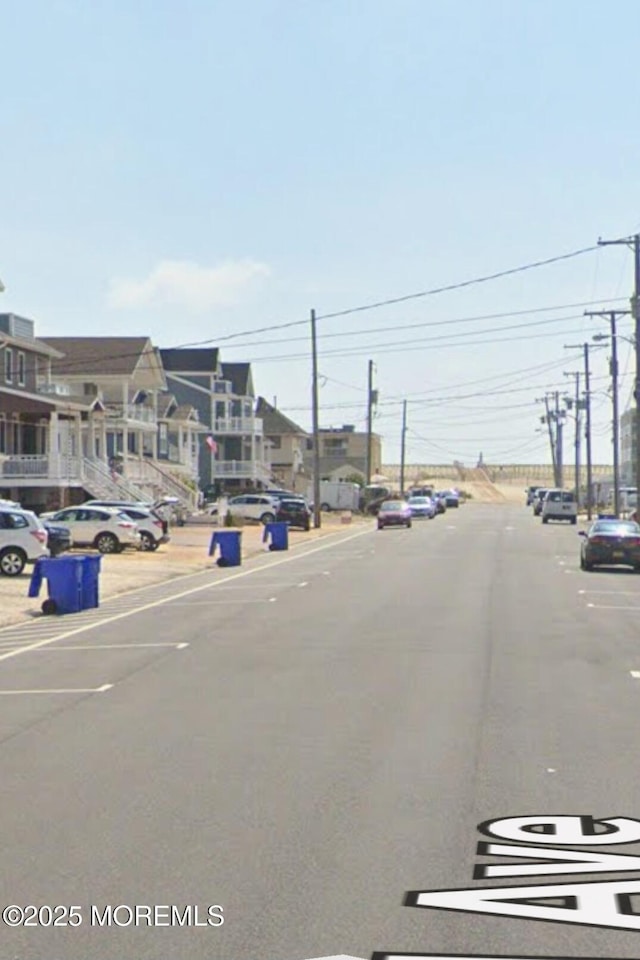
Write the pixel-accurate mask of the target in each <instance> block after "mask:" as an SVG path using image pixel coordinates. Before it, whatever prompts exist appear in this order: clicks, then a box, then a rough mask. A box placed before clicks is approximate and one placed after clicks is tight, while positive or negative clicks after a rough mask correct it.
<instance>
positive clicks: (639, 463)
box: [598, 233, 640, 496]
mask: <svg viewBox="0 0 640 960" xmlns="http://www.w3.org/2000/svg"><path fill="white" fill-rule="evenodd" d="M598 246H600V247H611V246H625V247H629V248H630V249H631V250H632V251H633V286H634V291H633V296H632V298H631V313H632V315H633V318H634V321H635V323H634V343H635V353H636V376H635V385H634V390H633V396H634V399H635V401H636V408H635V411H634V413H635V418H634V421H633V433H632V437H633V440H632V443H631V450H632V452H633V459H634V474H635V481H636V490H637V491H638V493H637V494H636V496H637V495H638V494H640V233H636V234H634V235H633V236H631V237H624V238H623V239H621V240H598Z"/></svg>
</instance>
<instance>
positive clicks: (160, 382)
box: [45, 336, 204, 505]
mask: <svg viewBox="0 0 640 960" xmlns="http://www.w3.org/2000/svg"><path fill="white" fill-rule="evenodd" d="M45 343H47V344H48V345H49V346H50V347H53V348H54V349H55V350H56V351H57V354H58V356H57V357H56V358H55V359H54V360H53V361H52V364H51V376H52V379H53V381H54V382H55V383H56V384H58V385H67V386H70V387H71V389H72V390H73V391H75V392H76V393H77V394H78V395H79V396H82V397H83V398H84V399H85V400H86V401H87V402H89V401H91V400H92V399H96V398H97V399H98V400H99V401H100V403H101V404H102V407H103V411H104V414H103V418H104V424H103V426H104V429H103V434H102V436H101V437H100V438H98V437H96V436H95V434H94V433H93V432H92V431H91V429H88V430H85V431H83V433H82V437H81V441H82V449H81V451H80V454H81V456H82V457H83V458H84V459H83V467H84V471H85V477H84V479H85V481H86V483H85V489H86V490H87V491H88V492H90V493H94V491H97V493H96V495H97V496H109V497H111V498H114V497H115V496H116V495H117V494H118V493H120V494H121V495H122V496H126V497H127V498H133V499H147V498H154V497H158V496H164V495H167V494H171V495H174V496H177V497H179V499H181V500H183V501H185V502H186V503H188V504H190V505H193V504H194V503H195V500H196V493H195V486H196V482H195V477H196V451H197V445H198V444H197V437H198V435H199V434H200V433H201V432H202V431H203V429H204V428H203V427H202V425H201V424H199V423H198V420H197V415H195V411H188V410H185V409H184V408H181V409H179V405H178V404H177V402H175V400H174V402H173V404H172V403H171V399H172V398H166V400H165V393H166V389H167V382H166V378H165V375H164V371H163V369H162V362H161V359H160V356H159V352H158V350H157V349H156V348H155V347H154V346H153V344H152V342H151V340H150V339H149V337H144V336H143V337H47V338H45ZM176 418H177V419H176ZM178 420H179V421H180V422H178ZM171 427H175V432H174V435H175V434H176V433H177V436H178V443H177V444H171V445H170V442H169V432H170V428H171ZM105 468H106V473H107V476H106V477H105ZM109 481H110V483H111V486H112V487H113V485H114V484H115V486H116V488H117V489H111V490H108V489H107V487H108V486H109ZM98 488H100V489H99V491H98Z"/></svg>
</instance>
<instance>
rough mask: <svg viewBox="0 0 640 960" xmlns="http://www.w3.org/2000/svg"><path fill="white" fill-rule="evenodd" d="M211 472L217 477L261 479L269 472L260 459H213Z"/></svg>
mask: <svg viewBox="0 0 640 960" xmlns="http://www.w3.org/2000/svg"><path fill="white" fill-rule="evenodd" d="M212 472H213V476H214V477H218V478H221V477H227V478H236V479H238V480H241V479H242V480H262V479H263V477H265V476H266V475H267V474H268V473H269V468H268V466H267V464H266V463H264V462H263V461H262V460H214V461H213V463H212Z"/></svg>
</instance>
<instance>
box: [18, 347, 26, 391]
mask: <svg viewBox="0 0 640 960" xmlns="http://www.w3.org/2000/svg"><path fill="white" fill-rule="evenodd" d="M18 383H19V385H20V386H21V387H24V384H25V362H24V353H22V351H20V353H19V354H18Z"/></svg>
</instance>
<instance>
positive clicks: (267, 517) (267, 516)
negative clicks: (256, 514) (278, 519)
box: [260, 513, 275, 523]
mask: <svg viewBox="0 0 640 960" xmlns="http://www.w3.org/2000/svg"><path fill="white" fill-rule="evenodd" d="M274 520H275V516H274V514H273V513H263V514H262V516H261V517H260V523H273V521H274Z"/></svg>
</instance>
